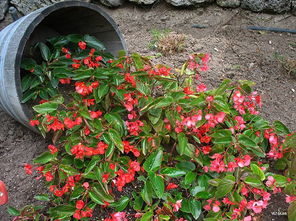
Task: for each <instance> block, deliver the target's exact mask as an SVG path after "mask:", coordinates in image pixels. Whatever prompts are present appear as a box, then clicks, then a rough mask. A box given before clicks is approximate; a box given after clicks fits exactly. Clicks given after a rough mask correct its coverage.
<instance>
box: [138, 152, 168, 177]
mask: <svg viewBox="0 0 296 221" xmlns="http://www.w3.org/2000/svg"><path fill="white" fill-rule="evenodd" d="M162 157H163V151H162V150H157V151H155V152H153V153H152V154H151V155H150V156H149V157H148V158H147V160H146V161H145V163H144V164H143V167H144V169H145V171H147V172H155V171H157V170H158V169H159V167H160V166H161V162H162Z"/></svg>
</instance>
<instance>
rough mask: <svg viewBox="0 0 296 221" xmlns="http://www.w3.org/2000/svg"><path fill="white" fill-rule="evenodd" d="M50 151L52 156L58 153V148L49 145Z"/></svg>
mask: <svg viewBox="0 0 296 221" xmlns="http://www.w3.org/2000/svg"><path fill="white" fill-rule="evenodd" d="M48 149H49V151H50V153H51V154H55V153H56V152H58V148H56V147H55V146H54V145H51V144H50V145H48Z"/></svg>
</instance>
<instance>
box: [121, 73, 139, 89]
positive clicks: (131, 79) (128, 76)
mask: <svg viewBox="0 0 296 221" xmlns="http://www.w3.org/2000/svg"><path fill="white" fill-rule="evenodd" d="M124 80H125V81H126V82H128V83H130V84H131V85H132V86H133V87H136V86H137V85H136V81H135V77H134V76H132V75H131V74H130V73H126V74H125V75H124Z"/></svg>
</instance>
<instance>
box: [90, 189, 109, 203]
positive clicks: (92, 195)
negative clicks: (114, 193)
mask: <svg viewBox="0 0 296 221" xmlns="http://www.w3.org/2000/svg"><path fill="white" fill-rule="evenodd" d="M88 195H89V197H90V199H91V200H92V201H93V202H94V203H96V204H99V205H105V203H104V202H103V200H102V197H101V196H100V195H99V194H97V192H95V191H93V190H91V191H89V192H88Z"/></svg>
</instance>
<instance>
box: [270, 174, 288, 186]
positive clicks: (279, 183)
mask: <svg viewBox="0 0 296 221" xmlns="http://www.w3.org/2000/svg"><path fill="white" fill-rule="evenodd" d="M273 177H274V179H275V180H276V184H277V186H280V187H283V186H285V184H286V183H287V177H285V176H283V175H279V174H275V175H274V176H273Z"/></svg>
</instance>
